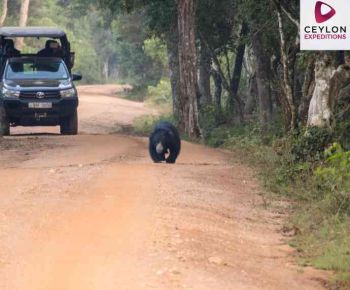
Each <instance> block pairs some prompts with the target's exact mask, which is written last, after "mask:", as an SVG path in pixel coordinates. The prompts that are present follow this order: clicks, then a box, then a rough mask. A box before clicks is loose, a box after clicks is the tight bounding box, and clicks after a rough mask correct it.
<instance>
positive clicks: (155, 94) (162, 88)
mask: <svg viewBox="0 0 350 290" xmlns="http://www.w3.org/2000/svg"><path fill="white" fill-rule="evenodd" d="M146 101H147V103H149V104H150V105H152V106H157V107H159V106H162V105H166V106H168V107H169V108H170V107H171V104H172V98H171V85H170V81H169V80H168V79H162V80H161V81H160V82H159V84H158V85H157V86H149V87H148V92H147V99H146Z"/></svg>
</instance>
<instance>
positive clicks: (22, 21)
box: [16, 0, 30, 50]
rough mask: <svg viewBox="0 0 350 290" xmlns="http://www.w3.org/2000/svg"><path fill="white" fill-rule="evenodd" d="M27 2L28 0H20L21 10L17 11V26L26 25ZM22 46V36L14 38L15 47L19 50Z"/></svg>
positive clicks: (28, 2)
mask: <svg viewBox="0 0 350 290" xmlns="http://www.w3.org/2000/svg"><path fill="white" fill-rule="evenodd" d="M29 4H30V0H22V5H21V10H20V12H19V22H18V26H19V27H25V26H27V20H28V15H29ZM23 46H24V40H23V37H21V38H17V39H16V47H17V49H19V50H21V49H22V48H23Z"/></svg>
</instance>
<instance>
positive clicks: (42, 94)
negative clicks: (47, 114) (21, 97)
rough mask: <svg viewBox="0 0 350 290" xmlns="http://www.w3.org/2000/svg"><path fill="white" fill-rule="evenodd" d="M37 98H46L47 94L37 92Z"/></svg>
mask: <svg viewBox="0 0 350 290" xmlns="http://www.w3.org/2000/svg"><path fill="white" fill-rule="evenodd" d="M36 97H37V98H38V99H43V98H45V93H44V92H37V93H36Z"/></svg>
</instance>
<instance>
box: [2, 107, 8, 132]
mask: <svg viewBox="0 0 350 290" xmlns="http://www.w3.org/2000/svg"><path fill="white" fill-rule="evenodd" d="M9 135H10V123H9V120H8V119H7V116H6V112H5V110H4V108H1V107H0V136H9Z"/></svg>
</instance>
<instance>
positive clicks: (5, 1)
mask: <svg viewBox="0 0 350 290" xmlns="http://www.w3.org/2000/svg"><path fill="white" fill-rule="evenodd" d="M7 4H8V0H2V14H1V17H0V26H3V25H4V23H5V20H6V17H7V10H8V5H7Z"/></svg>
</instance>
